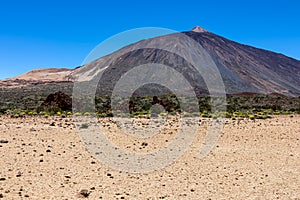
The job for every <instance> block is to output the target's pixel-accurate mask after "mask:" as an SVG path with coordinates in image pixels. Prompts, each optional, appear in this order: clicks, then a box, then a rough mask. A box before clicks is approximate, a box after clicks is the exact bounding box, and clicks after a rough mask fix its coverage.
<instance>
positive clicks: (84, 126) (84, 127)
mask: <svg viewBox="0 0 300 200" xmlns="http://www.w3.org/2000/svg"><path fill="white" fill-rule="evenodd" d="M88 127H89V124H87V123H84V124H81V126H80V128H82V129H87V128H88Z"/></svg>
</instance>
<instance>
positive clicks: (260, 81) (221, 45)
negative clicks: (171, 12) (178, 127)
mask: <svg viewBox="0 0 300 200" xmlns="http://www.w3.org/2000/svg"><path fill="white" fill-rule="evenodd" d="M180 34H181V33H180ZM183 34H184V35H186V36H188V37H189V38H191V39H193V40H194V41H196V42H197V43H198V44H200V45H201V46H202V47H203V48H204V49H205V50H206V51H207V53H208V54H209V56H210V57H211V58H212V60H213V61H214V63H215V64H216V66H217V68H218V70H219V71H220V73H221V76H222V79H223V82H224V85H225V90H226V93H227V94H239V93H262V94H270V93H279V94H283V95H287V96H299V95H300V61H299V60H296V59H293V58H290V57H287V56H284V55H282V54H278V53H274V52H271V51H266V50H263V49H258V48H255V47H251V46H247V45H243V44H239V43H237V42H234V41H231V40H228V39H226V38H223V37H221V36H218V35H215V34H213V33H211V32H208V31H207V30H205V29H203V28H201V27H195V28H194V29H192V30H191V31H187V32H183ZM178 35H179V33H178ZM174 36H175V38H176V34H171V35H165V36H160V37H156V38H152V39H147V40H142V41H140V42H137V43H134V44H131V45H128V46H126V47H124V48H122V49H120V50H118V51H116V52H114V53H112V54H110V55H107V56H105V57H102V58H99V59H98V60H95V61H94V62H92V63H90V64H87V65H85V66H84V67H79V68H76V69H73V70H70V69H53V68H52V69H38V70H34V71H31V72H28V73H26V74H23V75H20V76H17V77H14V78H11V79H6V80H3V81H0V87H1V88H8V87H20V86H32V85H41V84H51V83H55V84H57V85H58V86H59V83H62V82H69V83H72V82H73V81H74V80H75V79H76V77H83V76H84V77H85V78H87V79H88V76H91V77H93V76H94V75H95V72H96V71H101V70H102V71H104V73H103V76H102V78H101V83H102V86H103V87H102V92H106V91H111V90H112V88H113V86H114V85H115V84H116V82H117V81H118V79H119V78H120V77H121V75H122V74H124V73H125V72H127V71H128V70H130V69H131V68H132V66H137V65H141V64H147V63H159V64H164V65H168V66H171V67H173V68H174V69H175V70H177V71H179V72H180V73H182V74H183V75H184V76H185V77H187V78H188V80H189V82H190V83H191V85H192V86H193V87H194V89H195V91H197V93H198V94H200V95H201V94H207V87H206V85H205V82H204V80H203V77H201V74H199V73H198V74H197V72H195V70H193V66H191V64H190V63H189V62H188V61H186V60H184V59H183V58H180V56H178V55H175V54H172V53H170V52H167V51H164V50H162V49H155V48H147V47H148V46H149V44H151V45H150V46H155V45H158V44H159V45H160V47H161V46H162V47H164V46H166V47H167V46H172V45H173V46H174V49H175V50H182V49H183V50H184V51H186V52H188V51H189V50H190V49H188V48H191V49H192V48H193V47H187V46H185V42H186V41H185V39H184V37H178V39H174ZM142 47H144V48H142ZM131 49H133V50H132V51H131ZM124 52H125V53H124ZM170 81H174V83H175V82H176V80H170ZM100 92H101V91H100Z"/></svg>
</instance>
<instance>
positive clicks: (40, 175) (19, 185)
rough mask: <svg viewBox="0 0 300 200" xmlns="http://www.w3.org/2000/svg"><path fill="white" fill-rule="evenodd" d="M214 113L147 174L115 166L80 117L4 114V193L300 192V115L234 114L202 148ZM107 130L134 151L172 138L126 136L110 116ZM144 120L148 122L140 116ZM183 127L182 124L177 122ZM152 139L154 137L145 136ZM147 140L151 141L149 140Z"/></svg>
mask: <svg viewBox="0 0 300 200" xmlns="http://www.w3.org/2000/svg"><path fill="white" fill-rule="evenodd" d="M209 120H210V119H207V118H206V119H205V118H203V119H202V118H201V120H200V122H199V123H196V126H198V132H197V136H196V138H195V139H194V142H193V144H192V145H191V147H190V148H189V149H188V150H187V151H186V152H185V154H184V155H183V156H182V157H180V158H179V159H177V160H176V161H175V162H174V163H173V164H171V165H169V166H167V167H166V168H163V169H159V170H157V171H154V172H149V173H146V174H130V173H126V172H122V171H117V170H114V169H111V168H110V167H109V166H106V165H104V164H102V163H101V162H100V161H98V160H97V159H95V158H93V157H92V155H91V154H90V153H89V152H88V151H87V150H86V147H85V146H84V144H83V143H82V142H81V140H80V137H79V135H78V134H77V129H76V128H75V126H74V118H72V117H66V118H61V117H57V116H56V117H49V118H47V119H46V118H43V117H25V118H11V117H9V116H6V115H2V116H0V140H1V143H0V197H1V198H4V199H79V198H86V199H293V200H296V199H298V200H299V199H300V187H299V186H300V115H293V116H290V115H278V116H272V118H270V119H266V120H250V119H244V120H232V119H226V123H225V126H224V129H223V131H222V134H221V136H220V138H219V140H218V142H217V144H216V146H215V148H214V149H213V150H212V152H210V154H209V155H208V156H206V157H205V158H203V159H200V158H199V156H198V155H199V149H200V146H201V144H202V141H203V138H204V135H205V133H206V129H207V126H208V124H209ZM99 121H100V124H101V126H104V127H105V129H107V130H109V131H108V133H107V136H108V138H109V139H111V140H112V142H114V143H115V144H118V145H120V146H124V147H125V148H127V150H128V151H136V152H148V151H151V150H153V149H156V148H159V147H161V146H164V145H167V143H168V141H171V139H172V137H173V134H175V132H176V120H175V121H174V120H172V119H170V121H169V122H168V124H167V125H166V129H165V133H160V134H161V136H159V135H158V136H157V137H159V138H160V139H159V140H158V139H157V138H156V139H151V138H150V139H135V140H124V137H122V136H120V137H116V136H117V135H122V132H120V131H119V129H118V127H117V125H116V124H115V123H113V122H112V121H111V120H110V119H108V118H104V119H99ZM135 123H138V124H140V125H141V126H143V125H145V124H146V125H147V121H143V120H140V121H138V120H137V121H136V122H135ZM174 127H175V128H174ZM145 140H147V141H145ZM145 144H147V145H145Z"/></svg>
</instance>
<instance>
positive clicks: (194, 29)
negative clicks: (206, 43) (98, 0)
mask: <svg viewBox="0 0 300 200" xmlns="http://www.w3.org/2000/svg"><path fill="white" fill-rule="evenodd" d="M191 31H193V32H197V33H205V32H208V31H207V30H205V29H204V28H202V27H200V26H195V27H194V28H193V29H192V30H191Z"/></svg>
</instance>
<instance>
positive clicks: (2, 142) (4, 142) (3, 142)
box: [0, 140, 8, 144]
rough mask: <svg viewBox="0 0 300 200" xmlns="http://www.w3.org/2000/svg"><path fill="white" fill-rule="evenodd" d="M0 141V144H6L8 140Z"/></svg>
mask: <svg viewBox="0 0 300 200" xmlns="http://www.w3.org/2000/svg"><path fill="white" fill-rule="evenodd" d="M0 143H1V144H7V143H8V140H0Z"/></svg>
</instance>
